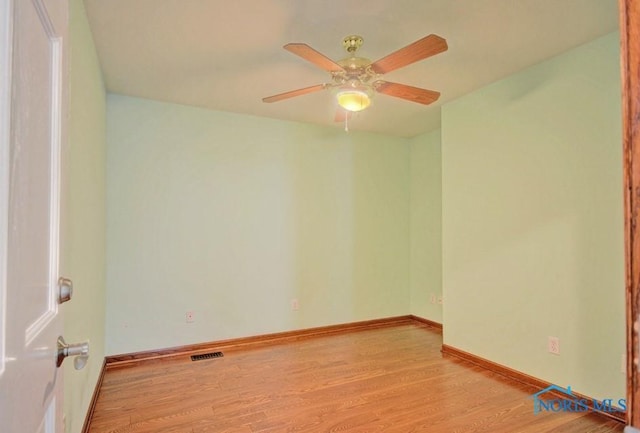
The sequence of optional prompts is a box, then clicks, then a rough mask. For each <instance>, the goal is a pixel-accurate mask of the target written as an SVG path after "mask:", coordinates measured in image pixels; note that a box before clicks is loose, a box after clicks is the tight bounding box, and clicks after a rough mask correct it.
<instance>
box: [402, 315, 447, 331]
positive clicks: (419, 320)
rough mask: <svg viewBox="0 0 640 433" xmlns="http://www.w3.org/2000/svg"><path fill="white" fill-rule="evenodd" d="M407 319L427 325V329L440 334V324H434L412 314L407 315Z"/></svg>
mask: <svg viewBox="0 0 640 433" xmlns="http://www.w3.org/2000/svg"><path fill="white" fill-rule="evenodd" d="M409 317H410V318H411V320H413V321H415V322H419V323H422V324H424V325H427V326H428V327H430V328H433V329H435V330H437V331H439V332H440V333H441V334H442V323H438V322H434V321H433V320H429V319H425V318H424V317H420V316H416V315H413V314H411V315H409Z"/></svg>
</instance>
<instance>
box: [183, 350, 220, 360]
mask: <svg viewBox="0 0 640 433" xmlns="http://www.w3.org/2000/svg"><path fill="white" fill-rule="evenodd" d="M223 356H224V353H222V352H211V353H203V354H202V355H191V360H192V361H201V360H203V359H211V358H222V357H223Z"/></svg>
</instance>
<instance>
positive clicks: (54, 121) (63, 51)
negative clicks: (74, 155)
mask: <svg viewBox="0 0 640 433" xmlns="http://www.w3.org/2000/svg"><path fill="white" fill-rule="evenodd" d="M0 5H1V7H0V8H1V10H0V19H1V20H2V21H1V22H0V80H1V81H0V91H1V93H0V95H1V98H0V241H1V242H0V306H1V307H2V308H0V431H2V432H5V433H36V432H52V433H61V432H62V431H63V416H62V413H63V412H62V395H63V393H62V383H63V380H62V369H60V368H57V366H56V354H57V345H56V342H57V339H58V336H59V335H61V334H62V311H63V310H64V305H59V304H58V279H59V277H60V275H59V274H60V263H59V251H60V247H59V243H60V201H61V192H62V188H61V169H60V167H61V158H62V155H63V152H62V151H63V149H64V148H65V147H66V144H65V140H66V132H65V131H66V116H67V114H66V107H67V103H66V101H67V90H66V89H67V85H68V84H67V83H68V72H67V69H68V67H67V56H68V53H67V46H68V45H67V34H68V0H0Z"/></svg>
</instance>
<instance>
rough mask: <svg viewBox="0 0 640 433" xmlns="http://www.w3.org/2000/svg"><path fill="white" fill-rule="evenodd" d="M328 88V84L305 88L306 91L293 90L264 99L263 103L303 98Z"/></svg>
mask: <svg viewBox="0 0 640 433" xmlns="http://www.w3.org/2000/svg"><path fill="white" fill-rule="evenodd" d="M326 87H327V85H326V84H317V85H315V86H310V87H305V88H304V89H298V90H291V91H290V92H284V93H279V94H277V95H273V96H268V97H266V98H262V102H278V101H282V100H283V99H289V98H293V97H294V96H302V95H306V94H307V93H313V92H317V91H319V90H323V89H325V88H326Z"/></svg>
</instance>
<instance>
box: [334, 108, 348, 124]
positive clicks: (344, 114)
mask: <svg viewBox="0 0 640 433" xmlns="http://www.w3.org/2000/svg"><path fill="white" fill-rule="evenodd" d="M352 115H353V112H351V111H349V110H345V109H344V108H340V107H338V109H337V110H336V116H335V117H334V118H333V120H334V121H335V122H344V121H345V120H350V119H351V116H352Z"/></svg>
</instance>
